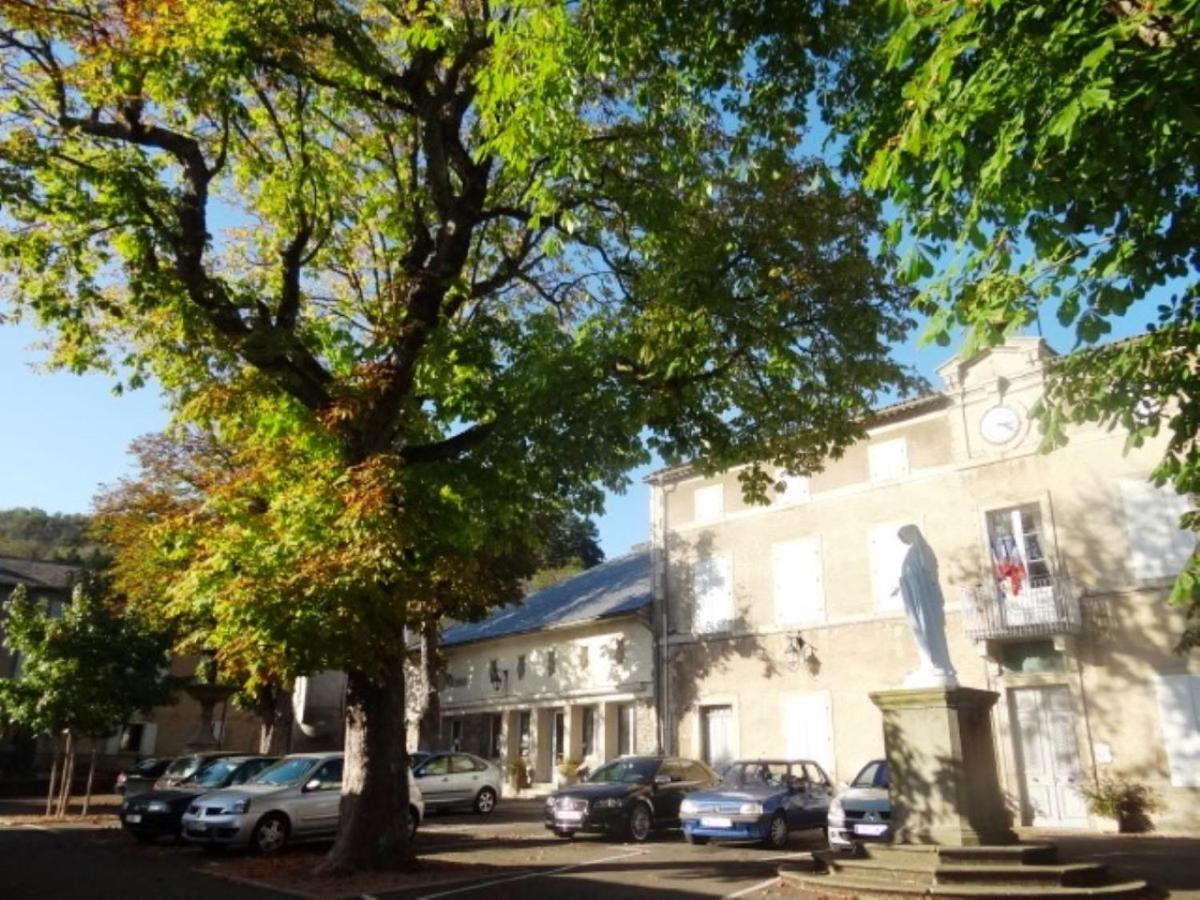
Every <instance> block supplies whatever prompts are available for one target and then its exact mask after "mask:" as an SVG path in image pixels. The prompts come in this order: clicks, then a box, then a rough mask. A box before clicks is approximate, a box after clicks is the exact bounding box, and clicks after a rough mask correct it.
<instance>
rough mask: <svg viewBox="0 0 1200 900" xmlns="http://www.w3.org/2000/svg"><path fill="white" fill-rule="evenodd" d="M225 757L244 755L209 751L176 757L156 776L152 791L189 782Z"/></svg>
mask: <svg viewBox="0 0 1200 900" xmlns="http://www.w3.org/2000/svg"><path fill="white" fill-rule="evenodd" d="M225 756H245V754H244V753H243V754H239V753H235V752H234V751H232V750H209V751H207V752H204V753H189V754H188V755H187V756H178V757H176V758H175V759H173V760H171V764H170V765H169V766H167V768H166V769H164V770H163V773H162V774H161V775H159V776H158V780H157V781H155V782H154V790H156V791H165V790H168V789H170V788H173V787H175V786H176V785H178V784H182V783H183V782H185V781H191V780H192V779H193V778H195V777H196V773H197V772H199V771H200V770H201V769H203V768H204V767H205V766H207V765H208V764H209V763H210V762H212V761H213V760H214V759H221V758H222V757H225Z"/></svg>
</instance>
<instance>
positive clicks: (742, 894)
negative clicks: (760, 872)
mask: <svg viewBox="0 0 1200 900" xmlns="http://www.w3.org/2000/svg"><path fill="white" fill-rule="evenodd" d="M778 883H779V876H778V875H776V876H775V877H774V878H768V879H767V880H766V881H760V882H759V883H758V884H752V885H750V887H748V888H742V889H741V890H740V891H734V892H733V893H732V894H726V895H725V900H733V898H734V897H745V896H746V895H747V894H753V893H755V892H756V891H761V890H764V889H766V888H769V887H772V886H774V885H776V884H778Z"/></svg>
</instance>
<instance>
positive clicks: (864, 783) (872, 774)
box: [850, 760, 888, 788]
mask: <svg viewBox="0 0 1200 900" xmlns="http://www.w3.org/2000/svg"><path fill="white" fill-rule="evenodd" d="M887 786H888V770H887V763H885V762H882V761H879V760H876V761H875V762H869V763H867V764H866V765H865V766H863V767H862V771H861V772H859V773H858V775H857V776H855V778H854V781H852V782H850V787H856V788H886V787H887Z"/></svg>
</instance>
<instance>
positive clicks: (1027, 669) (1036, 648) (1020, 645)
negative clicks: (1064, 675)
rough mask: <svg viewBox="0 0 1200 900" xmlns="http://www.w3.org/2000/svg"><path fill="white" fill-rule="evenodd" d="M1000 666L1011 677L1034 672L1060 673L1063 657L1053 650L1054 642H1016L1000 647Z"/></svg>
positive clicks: (1062, 667)
mask: <svg viewBox="0 0 1200 900" xmlns="http://www.w3.org/2000/svg"><path fill="white" fill-rule="evenodd" d="M1001 653H1002V655H1001V660H1000V662H1001V665H1003V666H1004V671H1005V672H1006V673H1008V674H1011V675H1027V674H1032V673H1035V672H1061V671H1063V669H1064V662H1063V655H1062V653H1060V652H1059V651H1058V650H1055V649H1054V641H1018V642H1016V643H1013V644H1004V645H1002V651H1001Z"/></svg>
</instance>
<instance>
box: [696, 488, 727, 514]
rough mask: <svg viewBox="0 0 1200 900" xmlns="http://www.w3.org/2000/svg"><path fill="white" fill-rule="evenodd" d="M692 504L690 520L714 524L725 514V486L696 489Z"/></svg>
mask: <svg viewBox="0 0 1200 900" xmlns="http://www.w3.org/2000/svg"><path fill="white" fill-rule="evenodd" d="M692 504H693V506H692V518H693V519H694V520H695V521H697V522H716V521H717V520H718V519H720V518H721V516H722V515H724V514H725V485H723V484H710V485H708V486H707V487H700V488H696V492H695V493H694V494H693V495H692Z"/></svg>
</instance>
